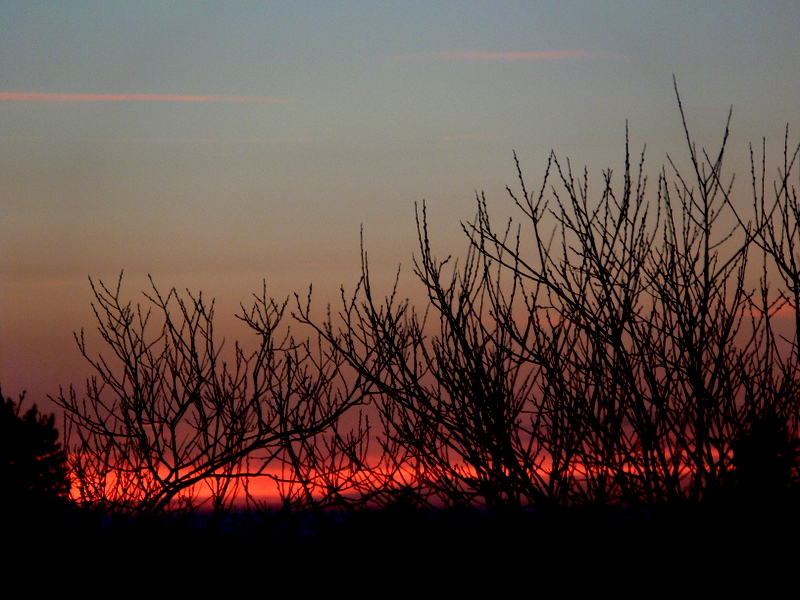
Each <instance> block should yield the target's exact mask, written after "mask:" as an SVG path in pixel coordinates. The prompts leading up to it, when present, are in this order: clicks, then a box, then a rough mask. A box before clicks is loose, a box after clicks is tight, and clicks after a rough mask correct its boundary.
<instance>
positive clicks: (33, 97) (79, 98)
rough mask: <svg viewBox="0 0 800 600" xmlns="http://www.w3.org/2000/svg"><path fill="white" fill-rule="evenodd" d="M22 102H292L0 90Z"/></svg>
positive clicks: (3, 95)
mask: <svg viewBox="0 0 800 600" xmlns="http://www.w3.org/2000/svg"><path fill="white" fill-rule="evenodd" d="M3 100H5V101H23V102H294V101H295V100H293V99H292V98H271V97H266V96H186V95H171V94H42V93H36V92H0V101H3Z"/></svg>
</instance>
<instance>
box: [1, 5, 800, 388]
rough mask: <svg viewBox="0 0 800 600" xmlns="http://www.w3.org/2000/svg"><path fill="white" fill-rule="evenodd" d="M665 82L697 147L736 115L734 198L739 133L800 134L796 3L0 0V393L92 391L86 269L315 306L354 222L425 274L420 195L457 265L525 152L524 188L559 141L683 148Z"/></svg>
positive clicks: (341, 266)
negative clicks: (309, 292)
mask: <svg viewBox="0 0 800 600" xmlns="http://www.w3.org/2000/svg"><path fill="white" fill-rule="evenodd" d="M673 74H674V75H675V76H676V78H677V81H678V85H679V87H680V91H681V94H682V96H683V100H684V104H685V107H686V109H687V116H688V118H689V125H690V126H691V128H692V130H693V132H694V134H695V135H696V138H697V140H698V143H699V144H701V145H707V146H709V147H713V146H714V144H715V143H717V142H718V141H719V139H720V137H721V134H722V130H723V128H724V123H725V119H726V116H727V111H728V109H729V107H730V106H731V105H732V106H733V120H732V137H731V145H730V151H731V161H732V162H731V164H732V168H734V169H736V170H737V171H742V170H744V172H740V173H739V176H740V178H741V181H740V183H741V185H742V186H744V187H743V188H742V190H743V193H745V192H746V191H747V187H746V185H747V184H746V182H747V177H748V171H749V166H748V165H747V162H746V160H747V156H748V154H747V152H748V150H747V144H748V142H750V141H754V142H756V143H760V140H761V138H762V136H766V137H767V138H768V140H769V142H770V144H771V148H772V149H773V150H774V151H775V152H778V151H779V150H781V149H782V140H783V132H784V128H785V126H786V124H787V123H790V124H791V125H794V126H795V127H799V126H800V125H799V123H800V103H799V102H798V101H797V99H798V98H800V4H798V3H797V2H794V1H785V2H778V1H774V2H736V1H731V2H724V3H721V2H693V1H671V2H626V1H608V0H607V1H600V2H586V1H581V2H569V1H539V2H536V1H529V2H501V1H496V2H477V1H476V2H466V1H465V2H441V1H424V2H422V1H419V2H417V1H406V2H243V1H238V0H232V1H229V2H202V1H197V0H192V1H175V2H152V3H144V2H122V1H102V2H89V1H82V0H75V1H69V2H30V1H9V0H3V1H2V2H0V194H2V196H1V197H2V203H3V212H2V219H0V236H1V239H2V241H0V245H1V246H0V248H1V251H2V254H1V255H0V308H1V309H2V313H1V314H0V384H2V385H3V388H4V392H5V393H6V394H16V393H18V392H19V391H21V390H22V389H23V388H28V389H29V390H31V392H32V393H33V396H34V398H37V399H41V397H42V396H43V394H46V393H53V392H54V391H55V389H56V388H57V386H58V384H69V383H71V382H74V383H79V382H80V379H81V377H83V375H84V372H85V370H83V371H82V370H81V368H82V363H80V359H79V357H78V356H77V351H76V350H75V348H74V344H73V342H72V338H71V336H72V331H73V330H75V329H77V328H80V327H81V326H86V327H89V328H90V327H91V326H92V318H93V317H92V313H91V309H90V306H89V302H90V299H91V298H90V293H89V292H90V290H89V286H88V281H87V276H88V275H91V276H93V277H97V278H101V279H105V280H114V279H115V278H116V276H117V275H118V273H119V272H120V270H121V269H125V272H126V284H125V285H126V289H127V290H128V291H129V294H130V297H131V298H136V297H137V293H138V290H139V289H141V288H142V287H143V286H144V285H145V281H146V280H145V277H146V275H147V274H152V275H153V276H154V278H155V280H156V281H157V282H158V283H159V284H160V285H162V286H163V287H170V286H173V285H176V286H179V287H186V286H189V287H190V288H192V289H194V290H197V289H202V290H204V291H205V292H206V293H208V294H210V295H214V296H217V297H218V298H219V299H220V303H221V304H220V308H219V311H220V314H223V315H231V314H233V312H235V310H236V307H237V304H238V302H239V301H242V300H247V298H248V297H249V295H250V294H251V293H253V292H255V291H258V290H259V289H260V286H261V281H262V279H265V280H266V282H267V285H268V289H270V290H271V291H273V292H274V293H275V294H276V295H278V296H284V295H287V294H290V293H292V292H295V291H302V290H304V289H305V288H306V287H307V285H308V284H309V283H314V284H315V290H317V291H316V292H315V293H316V294H317V296H318V298H317V299H318V301H319V302H320V303H325V302H328V301H335V299H336V297H335V296H336V291H337V289H338V286H339V285H340V284H345V285H346V286H352V285H353V284H354V283H355V282H356V280H357V278H358V274H359V230H360V227H361V226H362V225H363V230H364V241H365V245H366V248H367V250H368V251H369V252H370V256H371V264H372V266H373V269H374V271H375V275H376V278H377V279H378V280H379V281H380V282H383V283H385V284H386V285H388V282H389V281H390V280H391V279H392V277H393V275H394V272H395V270H396V268H397V265H398V264H400V263H403V264H404V265H406V269H405V271H404V272H405V274H406V276H407V277H408V278H409V279H410V278H411V273H410V268H408V267H410V263H411V256H412V253H413V251H414V249H415V248H414V243H415V229H414V213H413V211H414V202H420V201H422V200H423V199H424V200H426V201H427V202H428V206H429V213H430V217H431V219H432V224H431V228H432V231H433V233H434V245H435V246H436V247H437V249H440V251H441V252H442V253H443V254H446V253H459V252H461V251H463V249H464V247H465V244H464V239H463V235H462V233H461V230H460V226H459V223H460V221H463V220H467V219H469V218H470V217H471V216H472V214H473V213H474V210H475V209H474V196H475V192H476V190H478V191H479V190H484V191H486V193H487V197H488V198H490V199H491V200H492V202H494V203H496V205H497V207H498V210H500V209H501V208H502V207H503V206H504V202H505V192H504V187H505V185H507V184H510V185H514V184H515V181H516V173H515V167H514V162H513V156H512V152H513V151H516V152H517V154H518V156H519V158H520V161H521V163H522V165H523V168H524V169H525V171H526V173H528V174H529V177H530V179H531V181H532V182H534V183H535V182H536V180H537V178H539V177H541V175H542V172H543V167H544V164H545V162H546V160H547V156H548V154H549V151H550V150H551V149H554V150H555V151H556V152H557V153H558V155H559V156H563V157H567V156H568V157H570V158H571V159H572V160H573V164H577V165H580V166H582V165H584V164H587V165H588V166H589V167H590V169H592V170H593V172H596V173H599V171H600V170H601V169H602V168H605V167H609V166H614V167H617V168H618V167H619V166H620V165H621V164H622V160H623V154H622V153H623V150H624V136H625V124H626V121H627V122H628V127H629V129H630V136H631V141H632V147H633V150H634V151H635V152H639V151H640V150H641V147H642V145H643V144H644V143H645V142H647V145H648V153H647V156H648V164H649V165H650V166H651V167H652V168H653V169H654V170H657V169H658V167H659V166H660V165H661V164H662V163H663V162H664V161H665V157H666V154H667V153H670V155H676V156H678V155H680V154H681V152H682V151H683V139H682V130H681V128H680V121H679V116H678V113H677V111H676V102H675V96H674V92H673V80H672V77H673ZM792 133H794V138H795V139H796V138H797V130H794V129H790V136H791V135H792ZM745 197H746V194H745ZM225 318H228V317H225ZM225 318H224V319H223V323H229V322H232V320H230V319H229V320H228V321H225Z"/></svg>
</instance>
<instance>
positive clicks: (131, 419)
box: [54, 275, 360, 515]
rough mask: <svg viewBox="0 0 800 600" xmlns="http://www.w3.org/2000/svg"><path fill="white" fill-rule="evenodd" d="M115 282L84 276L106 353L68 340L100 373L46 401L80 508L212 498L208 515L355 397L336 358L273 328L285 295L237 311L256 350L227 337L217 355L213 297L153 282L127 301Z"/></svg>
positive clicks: (151, 510) (167, 508)
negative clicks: (54, 408) (60, 428)
mask: <svg viewBox="0 0 800 600" xmlns="http://www.w3.org/2000/svg"><path fill="white" fill-rule="evenodd" d="M121 282H122V276H121V275H120V279H119V281H118V282H117V286H116V287H115V288H109V287H107V286H105V285H104V284H103V283H102V282H98V283H95V282H94V281H92V282H91V283H92V290H93V291H94V295H95V300H96V302H95V304H94V305H93V306H94V310H95V315H96V317H97V325H98V330H99V333H100V336H101V338H102V340H103V341H104V342H105V344H106V346H107V349H108V350H109V352H108V353H106V354H99V355H97V356H95V355H94V354H93V353H92V352H91V351H90V349H89V346H88V343H87V341H86V339H85V336H84V333H83V332H81V333H80V335H76V340H77V343H78V347H79V348H80V351H81V353H82V354H83V355H84V357H86V359H87V360H88V361H89V362H90V363H91V365H92V367H93V368H94V369H95V371H96V376H95V377H93V378H92V379H91V380H90V381H88V382H87V387H86V391H85V395H83V396H82V397H81V396H80V395H79V394H78V392H77V390H75V389H74V388H70V389H69V390H68V391H67V392H63V391H62V393H61V394H60V395H59V396H58V397H56V398H54V400H55V401H56V402H57V403H58V404H59V405H60V406H61V407H62V408H63V409H64V410H65V413H66V418H67V424H68V425H67V439H68V441H69V443H70V450H71V452H70V461H71V464H70V467H71V472H72V476H73V479H74V486H75V489H76V493H77V498H78V500H79V501H80V502H82V503H86V504H89V505H93V506H97V507H100V508H102V509H104V510H117V511H123V512H126V513H130V514H134V515H159V514H165V513H174V512H181V511H183V512H186V511H193V510H195V509H197V508H198V507H199V506H200V505H201V504H204V503H208V502H210V504H211V508H212V511H213V514H214V515H221V514H224V512H225V511H226V510H228V509H229V508H230V507H231V505H232V503H233V502H234V500H235V499H236V496H237V493H238V492H239V491H240V490H241V487H240V483H241V482H243V481H246V480H247V479H248V478H253V477H258V476H262V475H264V474H265V473H266V469H267V467H268V466H270V464H271V463H272V462H273V461H275V460H276V458H277V457H278V456H279V455H281V454H282V453H283V452H285V451H287V449H290V448H291V446H292V444H293V443H294V442H295V441H297V440H304V439H306V438H308V437H310V436H313V435H314V434H316V433H318V432H319V431H321V430H323V429H325V428H327V427H329V426H330V425H331V424H333V423H334V422H335V421H336V420H337V419H338V418H339V416H340V415H341V414H343V413H344V412H345V411H346V410H347V409H348V408H349V407H350V406H352V405H353V404H355V403H357V402H358V401H359V400H360V397H359V396H358V389H359V383H358V381H355V382H350V381H345V380H343V379H342V378H341V377H340V375H341V372H340V361H339V359H338V358H337V356H336V355H335V354H332V353H326V352H325V351H324V349H322V348H319V347H315V346H314V344H313V343H312V342H311V341H309V340H303V341H299V342H298V341H295V339H294V338H293V337H292V335H291V332H290V331H289V330H288V329H283V330H281V329H280V327H281V325H282V321H283V319H284V313H285V309H286V303H285V302H284V303H278V302H276V301H274V300H271V299H269V298H267V296H266V293H264V294H262V295H261V296H256V297H255V302H254V304H253V306H252V307H251V308H250V309H244V308H243V309H242V314H241V318H242V319H243V320H244V321H245V322H246V323H247V325H249V326H250V328H251V329H252V330H253V331H254V332H255V333H256V334H257V335H258V339H259V344H258V347H257V349H256V350H255V351H254V352H252V353H249V354H247V353H246V352H245V351H244V350H243V349H242V347H241V346H240V345H239V344H235V345H234V347H233V349H232V352H230V353H229V354H228V355H227V358H225V355H224V353H223V352H224V349H223V342H220V341H219V340H218V339H217V336H216V335H215V332H214V305H213V302H212V303H210V304H208V303H206V301H205V300H204V299H203V297H202V295H197V296H195V295H192V294H189V293H188V292H187V296H186V297H181V296H180V295H179V294H178V293H177V292H176V291H175V290H174V289H172V290H170V291H169V293H167V294H162V293H161V292H160V291H159V290H158V289H157V288H156V286H155V284H153V287H152V290H151V291H150V293H147V294H145V298H146V302H145V305H144V306H142V305H136V306H135V307H134V306H133V305H132V304H131V303H124V302H123V300H122V298H121ZM203 488H205V489H203ZM202 491H204V492H205V493H206V494H207V495H208V496H209V498H208V499H205V498H202V496H201V495H200V494H201V492H202Z"/></svg>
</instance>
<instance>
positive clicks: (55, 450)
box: [0, 392, 69, 526]
mask: <svg viewBox="0 0 800 600" xmlns="http://www.w3.org/2000/svg"><path fill="white" fill-rule="evenodd" d="M24 399H25V394H24V393H23V394H22V395H21V396H20V398H19V402H14V401H13V400H11V399H7V398H5V397H4V396H3V395H2V392H0V482H2V490H3V491H2V494H0V507H1V508H2V519H3V521H5V522H6V523H7V524H8V525H11V524H14V525H16V526H21V521H27V520H28V519H29V518H34V519H37V520H40V521H48V520H50V519H51V518H52V517H53V516H55V514H56V513H61V512H62V511H63V510H64V509H65V507H66V506H68V500H67V498H68V495H69V478H68V475H67V466H66V460H67V457H66V452H65V451H64V450H63V449H62V447H61V444H60V443H59V441H58V430H57V429H56V427H55V417H54V415H45V414H42V413H40V412H39V409H38V408H37V407H36V405H33V406H32V407H31V408H29V409H28V410H27V411H26V412H25V413H24V414H23V413H22V405H23V402H24Z"/></svg>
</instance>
